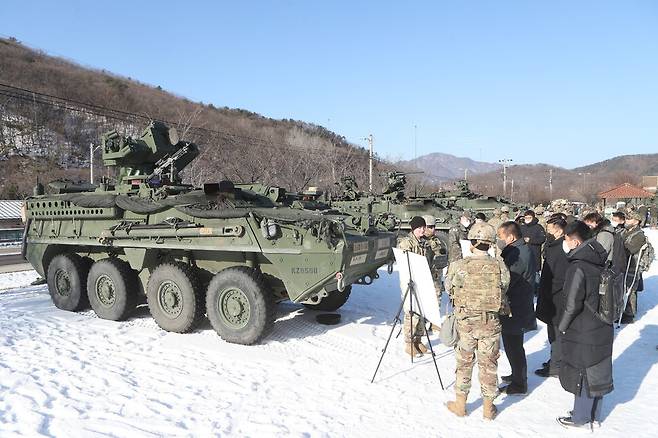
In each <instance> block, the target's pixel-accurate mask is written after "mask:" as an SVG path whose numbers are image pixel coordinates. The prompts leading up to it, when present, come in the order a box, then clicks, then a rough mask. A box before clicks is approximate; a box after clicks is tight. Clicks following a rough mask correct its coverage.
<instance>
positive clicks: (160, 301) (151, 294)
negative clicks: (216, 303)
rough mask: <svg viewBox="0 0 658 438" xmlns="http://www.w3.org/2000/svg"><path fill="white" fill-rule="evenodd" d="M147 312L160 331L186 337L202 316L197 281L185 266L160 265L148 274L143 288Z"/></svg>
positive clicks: (200, 293) (201, 294) (201, 304)
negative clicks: (147, 279) (147, 307)
mask: <svg viewBox="0 0 658 438" xmlns="http://www.w3.org/2000/svg"><path fill="white" fill-rule="evenodd" d="M146 299H147V302H148V306H149V310H150V311H151V315H152V316H153V319H155V322H157V323H158V325H159V326H160V328H162V329H163V330H167V331H168V332H176V333H186V332H189V331H191V330H192V329H194V327H196V326H197V324H198V323H199V321H200V320H201V318H202V317H203V314H204V313H205V300H204V296H203V293H202V292H201V290H199V285H198V282H197V277H196V275H195V274H194V272H193V271H192V268H191V267H190V266H188V265H183V264H179V263H176V264H174V263H164V264H162V265H160V266H158V267H157V268H155V270H154V271H153V273H151V276H150V277H149V281H148V284H147V285H146Z"/></svg>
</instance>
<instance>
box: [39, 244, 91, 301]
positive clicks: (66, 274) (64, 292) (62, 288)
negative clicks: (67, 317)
mask: <svg viewBox="0 0 658 438" xmlns="http://www.w3.org/2000/svg"><path fill="white" fill-rule="evenodd" d="M88 273H89V263H86V262H85V260H84V259H82V258H81V257H80V256H78V255H77V254H59V255H57V256H55V257H53V259H52V260H51V262H50V264H49V265H48V272H47V274H46V277H47V281H48V291H49V292H50V298H51V299H52V301H53V303H54V304H55V307H57V308H58V309H62V310H69V311H72V312H76V311H78V310H82V309H84V308H85V307H87V306H88V305H89V301H88V299H87V274H88Z"/></svg>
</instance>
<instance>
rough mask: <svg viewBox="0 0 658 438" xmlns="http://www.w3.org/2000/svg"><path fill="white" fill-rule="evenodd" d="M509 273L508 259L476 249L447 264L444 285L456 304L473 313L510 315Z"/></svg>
mask: <svg viewBox="0 0 658 438" xmlns="http://www.w3.org/2000/svg"><path fill="white" fill-rule="evenodd" d="M509 283H510V274H509V270H508V269H507V266H506V265H505V262H503V260H501V259H499V258H493V257H490V256H489V255H488V254H487V253H484V252H482V251H477V250H476V252H475V253H474V255H473V256H470V257H467V258H466V259H462V260H457V261H456V262H454V263H451V264H450V266H449V267H448V274H447V275H446V278H445V287H446V290H447V291H448V293H449V294H450V298H451V299H453V300H454V302H455V307H457V308H461V309H464V310H467V311H474V312H482V311H483V312H498V313H500V314H502V315H509V314H510V309H509V303H508V301H507V288H508V287H509Z"/></svg>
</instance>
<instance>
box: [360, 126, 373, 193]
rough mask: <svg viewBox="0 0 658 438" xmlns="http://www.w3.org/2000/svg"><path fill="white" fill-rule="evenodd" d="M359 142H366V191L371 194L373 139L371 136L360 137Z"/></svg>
mask: <svg viewBox="0 0 658 438" xmlns="http://www.w3.org/2000/svg"><path fill="white" fill-rule="evenodd" d="M361 140H367V141H368V149H369V153H368V166H369V168H370V170H369V173H368V190H369V191H370V192H371V193H372V160H373V143H374V137H373V136H372V134H370V135H368V136H367V137H361Z"/></svg>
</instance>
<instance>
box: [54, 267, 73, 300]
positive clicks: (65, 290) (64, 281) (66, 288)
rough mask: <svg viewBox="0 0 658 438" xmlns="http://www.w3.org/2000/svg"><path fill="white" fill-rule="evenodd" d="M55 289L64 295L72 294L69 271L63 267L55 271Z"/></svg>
mask: <svg viewBox="0 0 658 438" xmlns="http://www.w3.org/2000/svg"><path fill="white" fill-rule="evenodd" d="M55 289H57V294H58V295H61V296H63V297H68V296H69V295H71V279H70V278H69V273H68V272H66V271H64V270H62V269H59V270H57V272H56V273H55Z"/></svg>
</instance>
